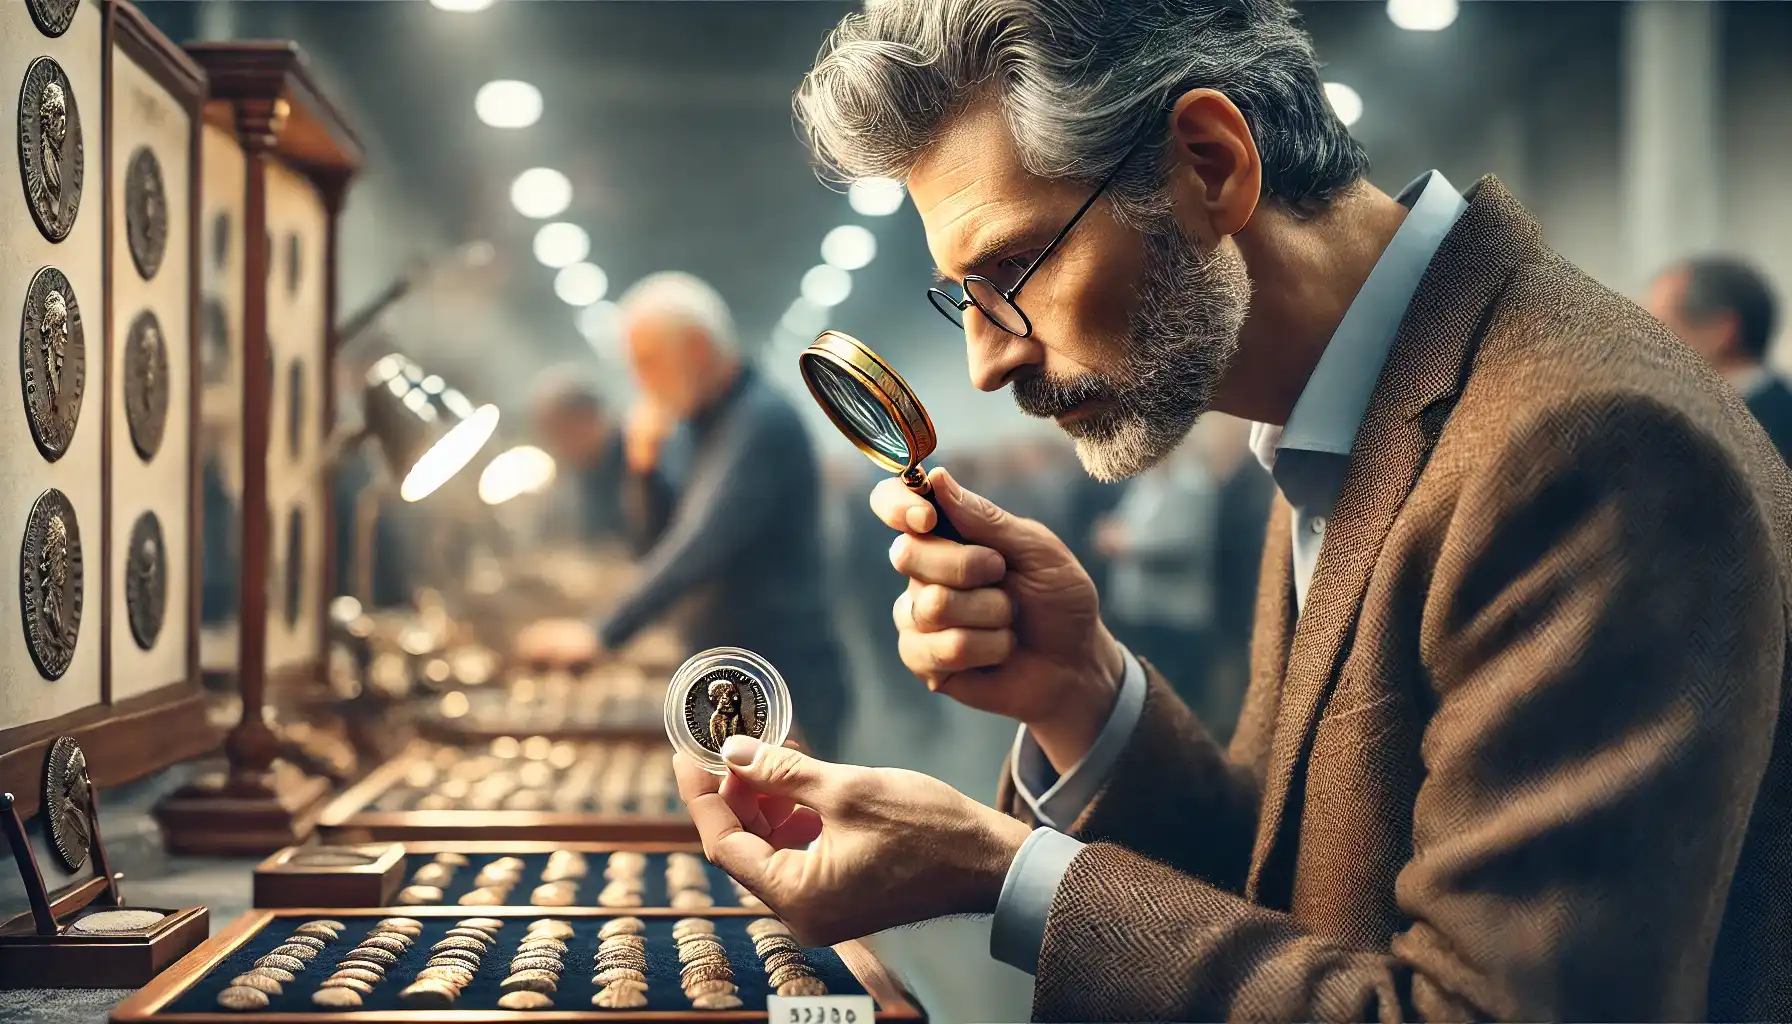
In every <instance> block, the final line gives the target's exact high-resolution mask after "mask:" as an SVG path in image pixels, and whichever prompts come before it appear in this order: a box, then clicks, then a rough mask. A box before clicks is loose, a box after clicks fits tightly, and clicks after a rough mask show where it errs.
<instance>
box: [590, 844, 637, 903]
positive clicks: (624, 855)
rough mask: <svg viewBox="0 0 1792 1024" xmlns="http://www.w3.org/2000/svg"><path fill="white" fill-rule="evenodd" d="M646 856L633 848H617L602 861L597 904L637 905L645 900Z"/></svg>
mask: <svg viewBox="0 0 1792 1024" xmlns="http://www.w3.org/2000/svg"><path fill="white" fill-rule="evenodd" d="M646 875H647V856H646V854H643V853H638V852H636V851H634V850H617V851H616V852H615V853H612V854H610V856H609V859H608V860H607V861H605V862H604V887H603V889H602V890H600V891H599V892H598V894H597V905H598V906H600V907H610V908H612V909H615V908H620V907H638V906H641V905H642V904H644V903H646V902H647V882H646Z"/></svg>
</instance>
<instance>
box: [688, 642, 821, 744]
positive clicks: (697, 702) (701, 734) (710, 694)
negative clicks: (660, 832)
mask: <svg viewBox="0 0 1792 1024" xmlns="http://www.w3.org/2000/svg"><path fill="white" fill-rule="evenodd" d="M665 722H666V735H667V737H669V738H670V739H671V740H672V745H673V746H674V747H675V748H677V749H678V750H679V751H681V752H682V753H684V754H685V755H686V756H688V757H690V758H691V759H692V760H694V761H696V762H697V763H698V764H700V765H702V766H703V768H704V769H705V770H706V771H709V772H711V773H712V774H715V775H725V774H727V771H728V768H727V765H726V763H725V762H724V761H723V760H722V744H723V743H724V742H726V741H727V739H728V737H730V736H751V737H753V738H754V739H757V740H760V741H762V742H765V743H770V744H774V745H781V744H782V743H783V742H784V740H785V738H786V737H788V736H789V735H790V688H789V687H788V686H786V685H785V683H784V677H783V676H781V675H779V674H778V670H777V669H776V668H774V667H772V664H771V662H769V661H766V660H765V659H764V658H762V657H760V656H759V655H757V654H754V653H753V652H752V651H747V650H742V649H741V648H738V647H716V648H712V649H710V650H707V651H703V652H701V653H699V654H696V655H693V656H692V657H691V658H690V660H688V661H686V662H685V663H684V664H683V665H682V666H680V668H679V669H678V671H677V672H676V673H675V674H674V675H673V676H672V683H671V685H670V686H668V687H667V688H666V709H665Z"/></svg>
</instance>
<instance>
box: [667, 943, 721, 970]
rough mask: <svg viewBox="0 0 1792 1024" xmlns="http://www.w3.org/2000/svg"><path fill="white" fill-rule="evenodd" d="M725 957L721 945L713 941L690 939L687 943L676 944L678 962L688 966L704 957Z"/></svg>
mask: <svg viewBox="0 0 1792 1024" xmlns="http://www.w3.org/2000/svg"><path fill="white" fill-rule="evenodd" d="M727 955H728V954H727V953H726V952H725V951H724V950H723V948H722V944H721V943H720V942H717V941H715V940H714V939H692V940H691V941H689V942H681V943H679V944H678V962H679V963H681V964H688V963H690V962H691V961H693V960H698V959H701V958H703V957H706V956H722V957H726V956H727Z"/></svg>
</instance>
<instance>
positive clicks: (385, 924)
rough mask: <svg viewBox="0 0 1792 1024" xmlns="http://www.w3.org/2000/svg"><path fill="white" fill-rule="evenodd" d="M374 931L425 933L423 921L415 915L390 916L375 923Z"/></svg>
mask: <svg viewBox="0 0 1792 1024" xmlns="http://www.w3.org/2000/svg"><path fill="white" fill-rule="evenodd" d="M373 931H375V932H398V933H400V934H403V935H410V936H417V935H421V934H422V933H423V922H422V921H419V920H417V919H416V918H414V917H388V918H385V919H384V920H382V921H380V922H379V923H378V924H376V925H374V926H373Z"/></svg>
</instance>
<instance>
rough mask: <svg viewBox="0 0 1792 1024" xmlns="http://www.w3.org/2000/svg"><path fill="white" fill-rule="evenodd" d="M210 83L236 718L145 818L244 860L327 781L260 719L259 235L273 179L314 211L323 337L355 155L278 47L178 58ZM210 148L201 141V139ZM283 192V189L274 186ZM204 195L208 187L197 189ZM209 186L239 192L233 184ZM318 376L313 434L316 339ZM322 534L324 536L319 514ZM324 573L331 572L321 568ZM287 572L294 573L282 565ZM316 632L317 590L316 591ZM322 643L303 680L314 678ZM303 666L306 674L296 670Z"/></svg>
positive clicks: (262, 352)
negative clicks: (229, 309) (229, 396)
mask: <svg viewBox="0 0 1792 1024" xmlns="http://www.w3.org/2000/svg"><path fill="white" fill-rule="evenodd" d="M188 52H189V54H190V55H191V56H192V57H193V59H194V60H195V61H197V62H198V64H199V65H200V66H201V67H202V68H204V70H205V72H206V74H207V76H208V80H209V85H210V89H209V94H208V98H207V100H206V104H205V121H206V124H207V126H208V130H212V129H217V130H220V131H223V132H228V133H230V135H231V136H233V137H234V144H235V145H236V146H237V147H238V148H240V150H241V156H240V160H241V161H242V165H243V166H244V168H245V169H246V186H245V187H244V192H243V199H242V210H243V216H242V226H241V230H240V232H238V235H237V239H236V241H235V242H234V243H233V244H235V245H240V246H242V256H243V262H242V268H243V286H244V287H243V309H242V311H241V313H242V315H241V324H242V334H241V337H242V345H241V362H242V367H243V373H242V392H243V393H242V422H241V430H242V448H241V454H242V484H243V495H242V509H243V519H242V526H243V529H242V565H241V573H242V576H241V589H240V595H241V602H242V604H241V608H240V615H239V623H238V631H237V643H238V648H237V659H236V666H235V668H236V673H235V675H236V682H237V688H238V690H239V692H240V693H241V695H242V708H243V710H242V718H241V719H240V720H239V721H238V722H237V724H236V726H235V727H234V728H232V729H231V731H230V735H229V736H228V737H227V738H226V740H225V744H224V751H225V755H226V757H227V758H228V765H227V767H226V769H225V770H224V771H222V772H220V773H218V774H216V775H214V776H210V777H207V778H205V779H203V780H201V781H200V782H197V783H195V784H193V785H191V786H188V787H187V788H185V789H183V790H181V791H180V792H178V793H176V794H174V795H173V796H172V797H171V798H169V799H168V800H167V801H166V802H164V803H163V804H162V805H161V806H160V807H158V808H157V812H156V816H157V819H158V820H159V821H160V822H161V825H162V829H163V832H164V833H165V835H166V839H167V844H168V848H169V849H170V850H172V851H175V852H178V853H203V854H255V853H268V852H271V851H274V850H277V849H279V848H281V847H283V846H288V845H291V844H293V843H297V842H303V841H304V840H305V838H306V837H308V836H309V835H310V834H311V832H312V830H313V828H314V827H315V826H316V823H317V812H318V810H319V809H320V807H321V805H322V803H323V802H324V801H325V800H326V799H327V798H328V795H329V790H330V784H329V782H328V781H327V780H324V779H320V778H315V777H311V776H307V775H305V774H304V773H303V772H301V771H299V770H298V769H296V768H294V767H292V766H290V765H286V764H284V762H281V763H277V759H278V758H279V756H280V742H279V739H278V737H276V736H275V735H274V733H273V731H272V730H271V729H270V728H269V726H268V724H267V722H266V720H265V719H264V717H263V707H264V706H265V704H266V695H267V690H268V681H269V680H268V676H269V646H270V645H269V624H270V618H272V617H274V616H271V615H270V608H269V603H270V595H269V590H270V589H272V588H270V587H269V585H268V567H269V563H270V557H269V556H270V552H271V551H273V550H274V548H273V538H272V537H271V536H270V533H271V527H272V525H273V524H272V523H271V522H270V520H271V519H272V518H273V517H272V515H270V514H269V510H270V508H271V505H270V497H271V492H270V486H269V484H270V479H269V478H270V473H269V440H270V435H271V434H272V433H273V429H272V428H273V425H272V423H271V422H270V418H271V410H272V407H273V402H272V395H271V390H272V387H273V383H274V377H275V373H274V371H273V363H272V361H271V354H270V353H271V347H270V341H269V331H268V321H269V317H270V312H271V310H270V304H271V298H270V295H269V291H270V288H269V281H270V279H271V278H272V277H273V275H272V273H271V271H272V261H273V260H274V259H275V253H274V251H273V248H274V246H273V243H272V235H271V234H270V230H269V225H270V209H271V208H273V206H274V204H273V203H271V202H270V194H271V193H272V192H273V191H274V188H275V187H274V185H273V184H272V182H273V181H274V179H275V178H276V177H280V176H282V175H287V174H289V173H290V174H292V175H296V176H297V177H298V178H300V179H302V180H304V181H306V182H308V183H309V185H308V186H307V187H309V188H311V189H313V190H314V191H315V196H316V200H315V201H317V202H321V204H322V207H323V210H324V219H325V232H326V234H325V237H324V238H323V239H322V240H321V241H322V245H323V247H324V250H325V252H326V254H327V255H326V258H325V259H324V261H323V264H322V266H323V274H324V275H325V284H324V288H325V291H324V296H323V300H322V305H323V312H322V317H321V320H320V321H319V322H320V323H321V324H322V325H323V327H322V330H323V331H324V332H325V333H326V335H327V334H328V332H329V331H330V326H329V325H330V324H331V323H332V320H333V315H334V309H335V287H334V279H335V273H336V261H335V247H336V237H335V228H334V225H335V222H336V214H337V212H338V211H339V210H340V209H341V204H342V199H343V194H344V191H345V190H346V188H347V185H348V181H349V179H350V177H351V176H352V175H353V173H354V171H355V169H356V167H357V166H358V164H359V163H360V147H359V145H358V143H356V141H355V139H354V136H353V134H352V133H351V132H349V130H348V129H347V127H346V126H345V125H344V123H343V121H342V119H341V117H340V116H339V115H338V114H337V113H336V112H335V110H334V109H333V108H332V107H331V106H330V104H329V103H328V102H327V101H325V100H324V99H323V97H322V96H321V95H320V94H319V92H318V91H317V89H316V87H315V85H314V84H313V82H312V81H311V77H310V74H309V72H308V71H307V70H306V68H305V62H304V58H303V56H302V55H301V54H300V53H299V51H298V49H297V48H296V47H294V46H292V45H290V44H286V43H216V44H212V43H208V44H202V45H195V46H191V47H189V48H188ZM208 138H209V136H208ZM281 180H289V179H287V178H282V179H281ZM211 184H213V183H210V182H208V186H209V185H211ZM217 187H220V188H224V187H237V183H230V184H228V185H227V184H218V186H217ZM321 344H322V351H323V352H324V353H325V360H324V361H325V364H326V365H325V366H324V367H323V368H322V372H321V373H320V374H319V377H320V378H321V379H320V380H319V381H318V382H317V384H316V385H315V386H316V387H319V388H321V389H323V393H324V394H325V396H326V401H325V403H324V405H325V408H324V409H323V413H322V415H321V416H320V417H319V419H320V422H319V423H317V424H314V425H313V428H314V432H316V433H318V434H319V437H320V438H321V431H322V427H323V422H322V421H327V420H328V418H329V417H330V415H331V414H332V412H333V411H332V410H330V409H329V408H328V405H329V403H328V400H327V399H328V394H329V380H330V373H331V370H330V368H329V366H328V354H329V353H330V352H331V351H332V350H333V346H332V345H331V344H330V339H329V338H328V337H327V336H326V337H325V338H323V339H321ZM323 511H324V515H325V523H324V526H323V533H324V535H325V536H328V535H329V533H330V529H329V525H328V521H327V515H328V503H327V502H325V503H324V509H323ZM324 564H326V565H327V564H328V560H327V559H325V560H324ZM288 571H298V570H297V567H288ZM312 589H314V590H315V591H316V593H315V594H314V596H315V597H316V600H317V607H316V609H315V611H316V614H317V616H318V617H319V619H320V620H321V617H322V614H323V607H324V605H325V603H327V596H326V594H327V591H328V584H327V581H313V583H312ZM322 660H323V639H322V633H321V627H320V631H319V636H318V650H317V651H316V656H315V660H313V661H312V662H311V663H310V664H309V666H308V670H309V671H311V672H313V673H315V672H317V671H320V670H321V665H322ZM301 667H306V666H301Z"/></svg>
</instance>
